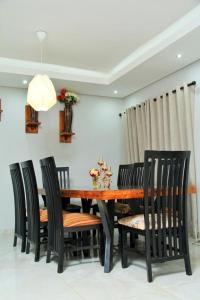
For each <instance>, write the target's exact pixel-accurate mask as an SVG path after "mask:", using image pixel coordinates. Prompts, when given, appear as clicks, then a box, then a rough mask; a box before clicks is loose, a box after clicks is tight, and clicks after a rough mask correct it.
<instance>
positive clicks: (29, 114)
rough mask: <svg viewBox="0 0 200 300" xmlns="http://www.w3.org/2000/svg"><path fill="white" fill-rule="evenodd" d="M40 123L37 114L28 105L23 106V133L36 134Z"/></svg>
mask: <svg viewBox="0 0 200 300" xmlns="http://www.w3.org/2000/svg"><path fill="white" fill-rule="evenodd" d="M40 124H41V123H40V122H38V112H37V111H35V110H34V109H33V108H32V107H31V106H30V105H26V106H25V132H26V133H38V127H39V125H40Z"/></svg>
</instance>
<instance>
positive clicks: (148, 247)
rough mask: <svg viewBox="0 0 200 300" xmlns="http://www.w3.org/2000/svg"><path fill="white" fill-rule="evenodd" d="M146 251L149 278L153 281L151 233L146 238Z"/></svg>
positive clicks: (149, 280)
mask: <svg viewBox="0 0 200 300" xmlns="http://www.w3.org/2000/svg"><path fill="white" fill-rule="evenodd" d="M145 252H146V265H147V280H148V282H152V266H151V244H150V235H149V233H148V235H147V236H146V238H145Z"/></svg>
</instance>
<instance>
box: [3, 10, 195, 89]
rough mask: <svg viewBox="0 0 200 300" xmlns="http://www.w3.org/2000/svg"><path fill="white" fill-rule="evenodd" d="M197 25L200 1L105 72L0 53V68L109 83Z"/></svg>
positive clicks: (67, 78)
mask: <svg viewBox="0 0 200 300" xmlns="http://www.w3.org/2000/svg"><path fill="white" fill-rule="evenodd" d="M199 26H200V5H198V6H197V7H196V8H194V9H193V10H191V11H190V12H189V13H187V14H186V15H185V16H183V17H182V18H180V19H179V20H178V21H176V22H175V23H174V24H172V25H171V26H169V27H168V28H167V29H166V30H164V31H163V32H162V33H160V34H159V35H157V36H156V37H155V38H153V39H151V40H150V41H149V42H148V43H146V44H144V45H143V46H142V47H139V48H138V49H137V50H135V51H134V52H133V53H132V54H131V55H129V56H128V57H126V58H125V59H124V60H122V61H121V62H120V63H119V64H118V65H116V66H115V67H114V68H113V69H112V70H111V71H110V72H109V73H102V72H96V71H92V70H85V69H79V68H72V67H64V66H60V65H53V64H41V63H37V62H32V61H25V60H17V59H11V58H5V57H0V70H1V71H0V72H1V73H9V74H20V75H28V76H34V75H35V74H36V73H46V74H47V75H48V76H49V77H51V78H54V79H61V80H70V81H78V82H85V83H92V84H100V85H110V84H111V83H113V82H114V81H116V80H117V79H119V78H121V77H122V76H124V75H125V74H127V73H128V72H130V71H131V70H133V69H134V68H136V67H137V66H139V65H141V64H142V63H144V62H145V61H147V60H148V59H149V58H151V57H153V56H155V55H156V54H158V53H159V52H161V51H162V50H164V49H165V48H167V47H168V46H170V45H171V44H173V43H175V42H176V41H177V40H179V39H181V38H182V37H184V36H185V35H186V34H188V33H189V32H191V31H193V30H194V29H195V28H197V27H199Z"/></svg>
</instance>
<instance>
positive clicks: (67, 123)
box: [64, 103, 73, 133]
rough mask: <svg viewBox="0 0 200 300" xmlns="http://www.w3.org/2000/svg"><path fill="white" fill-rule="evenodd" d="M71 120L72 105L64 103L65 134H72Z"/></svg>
mask: <svg viewBox="0 0 200 300" xmlns="http://www.w3.org/2000/svg"><path fill="white" fill-rule="evenodd" d="M72 118H73V110H72V105H71V104H68V103H65V108H64V120H65V126H64V128H65V132H67V133H72Z"/></svg>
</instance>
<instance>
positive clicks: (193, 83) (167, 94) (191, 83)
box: [119, 81, 196, 117]
mask: <svg viewBox="0 0 200 300" xmlns="http://www.w3.org/2000/svg"><path fill="white" fill-rule="evenodd" d="M192 85H196V81H192V82H190V83H188V84H187V86H188V87H189V86H192ZM180 90H184V86H181V87H180ZM172 93H173V94H176V90H172ZM165 95H166V96H169V93H166V94H165ZM160 98H163V96H162V95H161V96H160ZM153 100H154V101H156V100H157V98H154V99H153ZM143 104H144V105H145V103H143ZM139 107H141V104H140V105H139ZM133 108H134V109H136V107H133ZM125 113H126V112H125V111H124V114H125ZM119 117H122V113H119Z"/></svg>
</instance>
